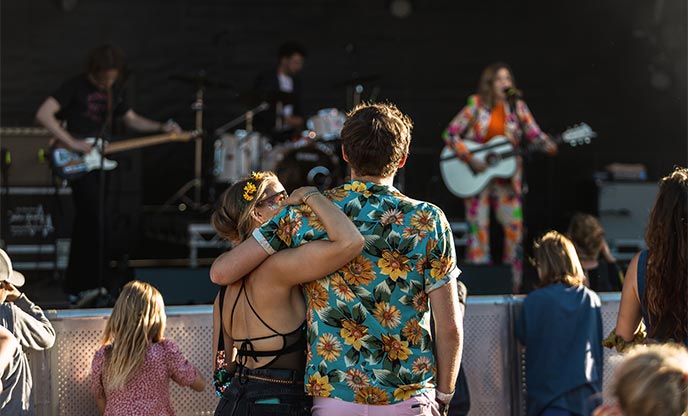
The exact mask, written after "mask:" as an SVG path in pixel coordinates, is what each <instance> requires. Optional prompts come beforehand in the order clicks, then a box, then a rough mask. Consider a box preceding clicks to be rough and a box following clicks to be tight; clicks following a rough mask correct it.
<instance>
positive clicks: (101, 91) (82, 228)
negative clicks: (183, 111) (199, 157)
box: [36, 45, 181, 307]
mask: <svg viewBox="0 0 688 416" xmlns="http://www.w3.org/2000/svg"><path fill="white" fill-rule="evenodd" d="M123 71H124V58H123V54H122V51H121V50H120V48H118V47H116V46H113V45H103V46H100V47H97V48H95V49H94V50H92V51H91V52H90V54H89V57H88V61H87V72H86V73H85V74H81V75H78V76H76V77H73V78H71V79H69V80H67V81H66V82H65V83H64V84H62V86H60V88H58V89H57V91H55V92H54V93H53V94H51V96H49V97H48V98H46V99H45V101H44V102H43V104H41V106H40V108H39V109H38V112H37V113H36V120H37V121H38V122H39V123H40V124H41V125H43V126H44V127H45V128H46V129H48V130H49V131H50V132H51V133H52V134H53V135H54V136H55V139H56V140H58V141H60V142H61V143H62V144H63V145H64V146H66V147H68V148H70V149H73V150H75V151H77V152H81V153H88V152H89V151H90V150H91V145H90V144H88V143H86V141H84V140H82V139H83V138H86V137H98V136H105V137H108V136H109V134H110V132H111V130H112V119H113V118H114V117H118V118H119V117H121V118H122V120H123V121H124V124H125V125H126V126H127V127H129V128H132V129H134V130H138V131H141V132H157V131H165V132H180V131H181V129H180V127H179V126H178V125H177V124H176V123H174V122H168V123H160V122H157V121H153V120H150V119H148V118H145V117H142V116H140V115H138V114H136V112H134V110H132V109H131V108H130V107H129V106H128V105H127V104H126V100H125V95H124V89H123V85H122V82H121V78H122V74H123ZM106 179H107V178H106ZM106 183H107V181H106ZM70 186H71V188H72V199H73V201H74V228H73V231H72V240H71V249H70V253H69V266H68V267H67V273H66V276H65V291H66V292H67V293H68V294H69V295H70V301H71V302H72V303H73V304H74V305H75V306H77V307H82V306H86V305H87V304H89V303H90V302H92V301H93V300H95V298H96V296H98V295H99V294H102V293H104V292H103V291H102V288H101V286H102V285H103V284H104V283H107V282H108V279H107V268H106V267H105V265H106V264H107V263H108V262H109V259H110V257H109V253H108V250H107V246H108V244H107V241H108V237H109V232H108V229H109V228H110V224H109V221H107V218H108V215H105V217H104V220H103V224H104V226H103V227H102V228H103V239H102V241H104V242H105V244H104V246H105V247H103V253H104V256H103V260H102V261H101V260H99V257H100V241H101V239H100V238H99V232H98V230H100V229H101V227H100V224H99V216H100V212H101V210H100V203H99V189H100V172H99V171H97V170H96V171H92V172H89V173H88V174H86V175H85V176H83V177H81V178H79V179H77V180H73V181H71V183H70ZM106 189H107V188H106ZM108 206H110V204H108V203H106V207H108ZM99 269H101V270H102V273H103V276H105V278H104V282H99V278H98V276H99ZM106 286H107V284H106Z"/></svg>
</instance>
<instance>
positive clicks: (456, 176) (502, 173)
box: [440, 136, 517, 198]
mask: <svg viewBox="0 0 688 416" xmlns="http://www.w3.org/2000/svg"><path fill="white" fill-rule="evenodd" d="M464 143H465V144H466V147H467V148H468V151H469V152H471V153H472V154H473V157H474V158H476V159H479V160H482V161H483V162H485V164H487V166H488V169H486V170H485V171H484V172H481V173H474V172H473V170H472V169H471V168H470V167H469V166H468V164H467V163H465V162H463V161H462V160H460V159H459V158H453V159H451V157H452V155H454V150H453V149H452V148H451V147H449V146H445V147H444V149H443V150H442V153H441V155H440V160H441V161H440V171H441V172H442V179H443V180H444V183H445V184H446V185H447V188H448V189H449V191H450V192H451V193H452V194H454V195H456V196H458V197H459V198H468V197H471V196H475V195H477V194H478V193H480V191H481V190H483V189H484V188H485V186H487V184H488V182H490V181H491V180H492V179H494V178H511V177H512V176H514V174H515V173H516V167H517V166H516V158H515V157H506V158H502V157H501V156H500V154H505V153H510V152H511V151H512V150H513V148H514V146H513V145H512V144H511V142H510V141H509V139H507V138H506V137H505V136H495V137H493V138H492V139H491V140H490V141H489V142H487V143H476V142H472V141H469V140H466V141H464ZM481 148H484V150H481V151H476V150H478V149H481Z"/></svg>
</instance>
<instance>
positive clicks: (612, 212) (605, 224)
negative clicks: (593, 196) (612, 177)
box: [598, 182, 659, 247]
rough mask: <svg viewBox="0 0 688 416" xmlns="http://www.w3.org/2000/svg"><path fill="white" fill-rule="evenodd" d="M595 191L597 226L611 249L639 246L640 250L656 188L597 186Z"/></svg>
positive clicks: (633, 184)
mask: <svg viewBox="0 0 688 416" xmlns="http://www.w3.org/2000/svg"><path fill="white" fill-rule="evenodd" d="M598 189H599V198H598V213H599V217H600V224H602V228H604V231H605V234H606V235H607V240H608V241H609V243H610V245H611V246H612V247H615V246H616V245H619V244H623V243H627V242H638V243H639V244H640V246H641V247H642V246H643V245H644V244H643V237H644V234H645V227H647V219H648V216H649V215H650V211H651V210H652V206H653V205H654V202H655V198H656V196H657V191H658V190H659V185H658V184H657V183H656V182H599V183H598Z"/></svg>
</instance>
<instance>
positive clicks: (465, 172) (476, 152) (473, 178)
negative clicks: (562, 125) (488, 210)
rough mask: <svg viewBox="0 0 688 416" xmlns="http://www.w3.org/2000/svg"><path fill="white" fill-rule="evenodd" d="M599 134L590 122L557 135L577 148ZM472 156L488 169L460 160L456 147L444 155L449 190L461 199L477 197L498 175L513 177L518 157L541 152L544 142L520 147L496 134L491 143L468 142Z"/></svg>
mask: <svg viewBox="0 0 688 416" xmlns="http://www.w3.org/2000/svg"><path fill="white" fill-rule="evenodd" d="M595 137H597V133H595V132H594V131H593V130H592V129H591V128H590V126H589V125H587V124H586V123H580V124H577V125H575V126H573V127H571V128H569V129H567V130H566V131H564V132H563V133H561V134H560V135H557V136H555V137H554V138H553V140H554V142H555V143H557V144H561V143H566V144H568V145H569V146H572V147H576V146H581V145H584V144H588V143H590V142H591V141H592V139H594V138H595ZM464 143H465V144H466V147H467V148H468V151H469V152H470V154H471V155H472V157H476V158H478V159H480V160H482V161H483V162H485V164H487V166H488V167H487V169H486V170H485V171H483V172H480V173H476V172H473V169H471V167H470V166H469V165H468V163H466V162H464V161H463V160H461V159H459V158H458V157H457V156H456V153H455V152H454V150H453V149H452V148H451V147H449V146H445V147H444V149H442V153H441V154H440V171H441V172H442V179H443V180H444V183H445V185H446V186H447V189H449V191H450V192H451V193H452V194H454V195H456V196H458V197H459V198H468V197H472V196H475V195H477V194H479V193H480V191H482V190H483V189H484V188H485V186H487V184H488V183H489V182H490V181H491V180H492V179H494V178H510V177H512V176H514V174H515V173H516V167H517V164H516V157H515V156H517V155H523V154H528V153H532V152H535V151H539V150H540V149H541V145H540V144H537V143H531V144H530V145H528V147H527V148H526V149H525V150H522V149H519V148H516V147H515V146H514V145H513V144H512V143H511V141H510V140H509V139H507V138H506V137H505V136H495V137H493V138H492V139H490V141H489V142H487V143H477V142H473V141H470V140H466V141H464Z"/></svg>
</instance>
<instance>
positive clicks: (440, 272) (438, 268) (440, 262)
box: [430, 257, 452, 279]
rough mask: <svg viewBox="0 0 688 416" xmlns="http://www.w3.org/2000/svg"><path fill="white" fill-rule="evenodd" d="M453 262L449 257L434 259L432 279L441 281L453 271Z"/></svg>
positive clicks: (431, 265)
mask: <svg viewBox="0 0 688 416" xmlns="http://www.w3.org/2000/svg"><path fill="white" fill-rule="evenodd" d="M451 267H452V261H451V258H449V257H440V258H439V259H432V260H431V261H430V277H432V278H433V279H441V278H443V277H444V276H446V275H447V273H449V270H451Z"/></svg>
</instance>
